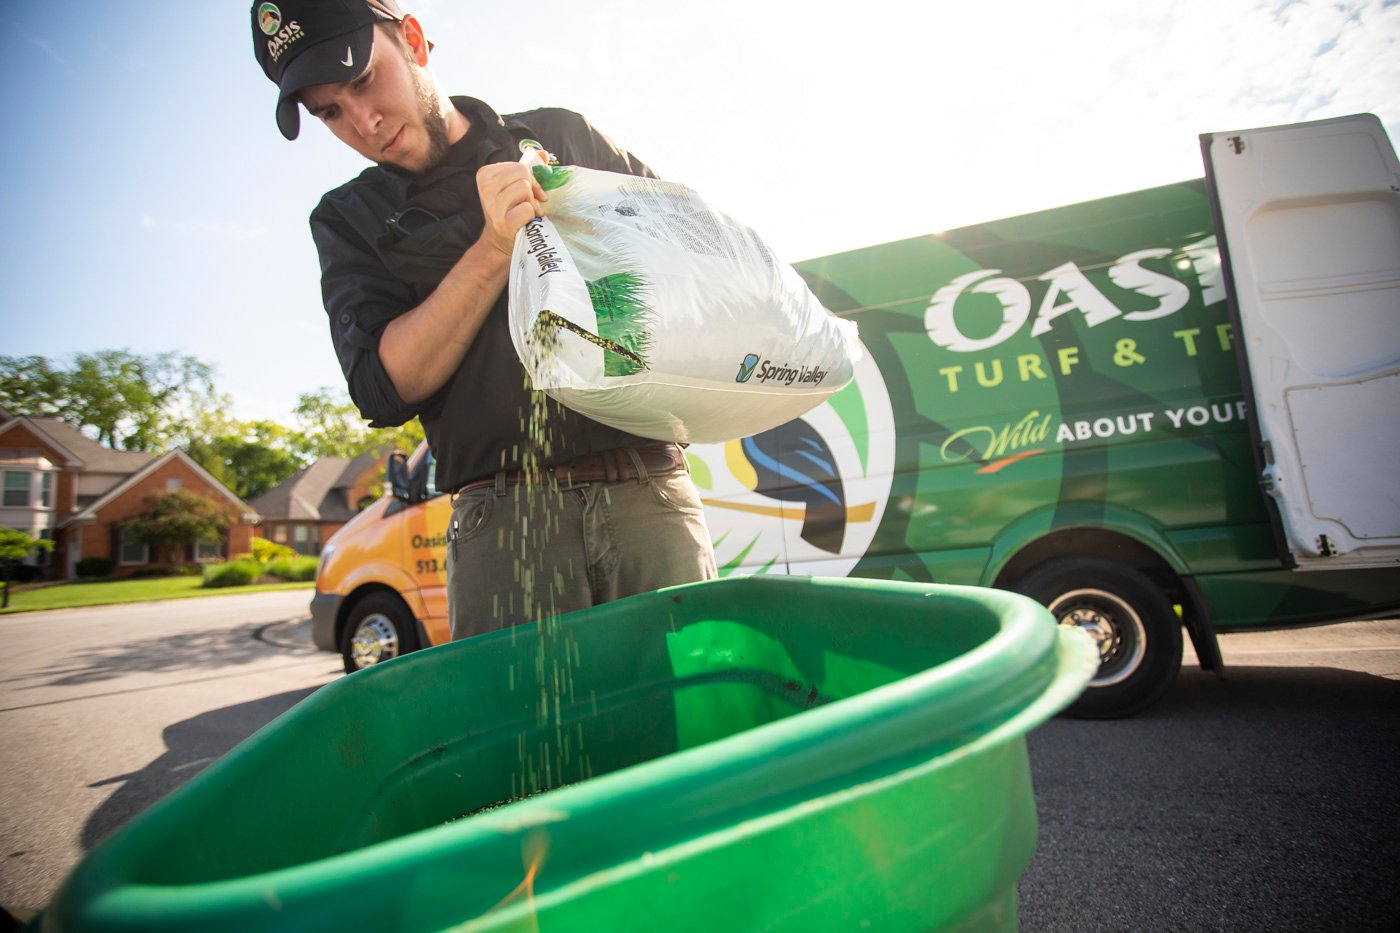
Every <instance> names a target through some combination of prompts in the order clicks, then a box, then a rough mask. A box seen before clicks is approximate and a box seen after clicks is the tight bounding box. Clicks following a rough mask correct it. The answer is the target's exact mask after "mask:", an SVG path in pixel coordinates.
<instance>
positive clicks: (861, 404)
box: [686, 351, 894, 576]
mask: <svg viewBox="0 0 1400 933" xmlns="http://www.w3.org/2000/svg"><path fill="white" fill-rule="evenodd" d="M763 365H764V364H763V363H762V362H761V361H760V358H759V356H758V355H757V354H749V355H748V356H747V357H746V358H745V359H744V362H743V363H742V364H741V366H740V370H739V376H738V377H736V381H738V382H743V381H746V380H745V379H744V378H742V377H743V376H744V375H745V372H746V371H747V374H748V375H749V376H755V375H759V374H761V373H762V371H763V370H762V366H763ZM686 459H687V461H689V464H690V467H691V476H692V477H693V478H694V480H695V484H696V486H697V487H698V488H699V490H700V497H701V501H702V502H703V503H704V505H705V521H706V523H707V524H708V525H709V529H710V537H711V539H712V540H713V541H714V546H715V558H716V562H717V564H718V565H719V572H720V575H721V576H728V575H730V574H735V575H742V574H751V573H784V572H791V573H798V574H821V575H826V576H843V575H845V574H847V573H850V572H851V570H852V569H853V568H854V567H855V565H856V564H857V562H859V561H860V559H861V557H863V556H864V555H865V551H866V548H868V547H869V546H870V543H871V541H872V540H874V537H875V531H876V529H877V528H878V527H879V525H880V520H881V518H883V516H884V513H885V506H886V503H887V502H888V501H889V494H890V483H891V479H892V474H893V469H894V417H893V414H892V412H891V410H890V400H889V394H888V393H887V391H886V389H885V383H884V379H883V378H882V377H881V375H880V370H879V368H878V367H877V366H876V365H875V362H874V360H873V359H872V358H871V356H870V353H869V352H868V351H867V352H866V353H865V354H864V355H863V357H862V359H861V360H860V362H858V363H857V364H856V366H855V378H854V379H853V380H852V382H851V384H850V385H848V386H846V388H844V389H842V390H841V391H840V392H838V393H836V394H835V395H833V396H832V397H831V398H830V399H829V400H828V401H826V402H825V403H823V404H822V405H819V406H818V407H817V408H814V409H813V410H811V411H809V412H807V414H805V415H803V416H802V417H801V418H797V419H795V420H793V421H789V422H788V423H786V424H784V425H781V426H779V427H777V428H774V429H773V430H771V431H765V432H763V433H762V434H757V435H754V436H753V437H746V438H742V439H739V440H734V441H729V442H727V443H724V444H697V445H694V446H692V447H690V448H688V449H687V450H686Z"/></svg>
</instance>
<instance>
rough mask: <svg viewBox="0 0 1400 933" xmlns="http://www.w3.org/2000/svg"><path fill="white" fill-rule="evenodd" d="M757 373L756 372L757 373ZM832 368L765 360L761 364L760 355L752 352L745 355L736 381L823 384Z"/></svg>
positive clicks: (788, 384)
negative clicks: (792, 364) (790, 364)
mask: <svg viewBox="0 0 1400 933" xmlns="http://www.w3.org/2000/svg"><path fill="white" fill-rule="evenodd" d="M755 373H756V374H755ZM830 373H831V370H829V369H822V368H820V367H818V366H802V365H798V366H789V365H787V364H781V365H780V364H776V363H770V362H769V361H768V360H763V361H762V363H761V364H760V362H759V359H758V355H757V354H754V353H750V354H749V355H748V356H746V357H744V361H743V362H742V363H740V364H739V375H738V376H737V377H736V378H735V380H734V381H735V382H748V381H750V379H752V380H753V381H754V382H758V383H763V384H765V385H766V384H768V383H770V382H778V383H782V384H783V385H787V386H790V385H793V384H794V383H796V384H798V385H813V386H818V385H821V383H822V380H823V379H825V378H826V377H827V376H828V375H830Z"/></svg>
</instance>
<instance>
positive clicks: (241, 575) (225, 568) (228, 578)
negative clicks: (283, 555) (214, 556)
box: [204, 560, 262, 587]
mask: <svg viewBox="0 0 1400 933" xmlns="http://www.w3.org/2000/svg"><path fill="white" fill-rule="evenodd" d="M260 576H262V566H261V565H260V564H259V563H258V562H257V561H253V560H231V561H229V562H228V563H226V564H206V565H205V566H204V585H205V586H211V587H212V586H247V585H248V584H249V583H252V582H253V581H255V580H257V578H258V577H260Z"/></svg>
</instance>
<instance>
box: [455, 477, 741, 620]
mask: <svg viewBox="0 0 1400 933" xmlns="http://www.w3.org/2000/svg"><path fill="white" fill-rule="evenodd" d="M716 576H717V574H716V571H715V557H714V551H713V549H712V548H711V546H710V535H709V532H708V531H707V529H706V528H705V517H704V514H703V512H702V511H701V506H700V497H699V495H698V494H697V493H696V491H695V484H694V483H692V482H691V480H690V475H689V474H688V473H685V472H683V471H677V472H675V473H670V474H668V475H665V476H645V475H644V476H642V477H641V478H640V479H632V480H624V481H622V482H617V483H610V484H609V483H602V482H592V483H577V484H574V485H558V484H553V483H551V484H550V485H526V484H519V485H508V484H506V483H505V482H504V481H503V480H502V479H499V478H498V481H497V482H496V483H495V484H494V485H487V486H474V487H471V488H469V489H467V490H465V491H463V492H462V493H459V494H458V495H457V496H456V497H454V500H453V507H452V518H451V520H450V521H449V523H448V531H447V614H448V617H449V619H450V620H451V624H452V637H453V639H459V638H466V637H469V636H471V635H479V634H481V633H483V632H492V631H496V630H498V629H502V628H506V627H508V626H512V625H518V624H520V623H522V622H530V621H536V620H539V619H544V618H550V617H553V616H555V615H558V614H562V613H565V612H571V611H573V610H575V609H585V608H587V607H589V606H596V605H598V604H600V603H606V602H610V601H612V600H614V599H620V598H622V597H624V596H632V595H634V594H637V593H645V592H649V591H651V590H654V589H658V588H660V587H663V586H672V585H674V584H677V583H690V582H694V581H696V580H711V579H714V578H715V577H716Z"/></svg>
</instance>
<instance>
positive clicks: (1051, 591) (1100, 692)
mask: <svg viewBox="0 0 1400 933" xmlns="http://www.w3.org/2000/svg"><path fill="white" fill-rule="evenodd" d="M1011 588H1012V589H1014V590H1015V591H1016V592H1018V593H1023V594H1025V595H1026V596H1030V597H1031V598H1033V599H1035V600H1036V601H1037V602H1039V603H1040V604H1041V605H1043V606H1046V607H1047V608H1049V610H1050V612H1051V614H1052V615H1054V616H1055V619H1056V621H1058V622H1059V623H1060V624H1061V625H1076V626H1078V627H1080V628H1082V629H1084V630H1085V631H1087V632H1088V633H1089V634H1090V635H1091V636H1093V638H1094V641H1095V642H1097V643H1098V645H1099V656H1100V661H1101V664H1100V666H1099V670H1098V672H1097V673H1096V674H1095V675H1094V679H1093V680H1092V681H1090V682H1089V686H1088V688H1087V689H1085V691H1084V693H1083V694H1082V695H1081V696H1080V698H1079V699H1078V700H1076V701H1075V702H1074V703H1073V704H1071V705H1070V707H1069V708H1068V709H1067V710H1065V714H1066V715H1068V716H1075V717H1079V718H1082V719H1114V718H1117V717H1121V716H1131V715H1132V714H1134V713H1137V712H1140V711H1141V710H1143V709H1146V708H1147V707H1148V706H1151V705H1152V704H1153V703H1155V702H1156V701H1157V700H1159V699H1161V697H1162V694H1164V693H1166V692H1167V689H1168V688H1169V687H1171V685H1172V682H1173V681H1175V680H1176V675H1177V672H1178V671H1180V670H1181V621H1180V620H1179V619H1178V618H1177V617H1176V613H1175V612H1174V611H1173V610H1172V606H1171V603H1170V602H1169V601H1168V600H1167V597H1166V596H1165V595H1163V593H1162V591H1161V590H1160V589H1158V588H1157V586H1156V585H1155V584H1154V583H1153V582H1152V581H1151V580H1150V579H1148V578H1147V576H1145V575H1144V574H1143V573H1142V572H1141V571H1138V570H1136V569H1134V568H1132V567H1129V566H1127V565H1125V564H1117V563H1114V562H1113V561H1107V560H1095V559H1092V558H1087V557H1066V558H1059V559H1056V560H1052V561H1047V562H1046V563H1044V564H1041V565H1040V566H1039V567H1036V568H1035V569H1034V570H1032V571H1031V572H1030V573H1028V574H1026V575H1025V576H1024V577H1022V578H1021V579H1020V580H1018V581H1016V583H1015V584H1013V585H1012V587H1011Z"/></svg>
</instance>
